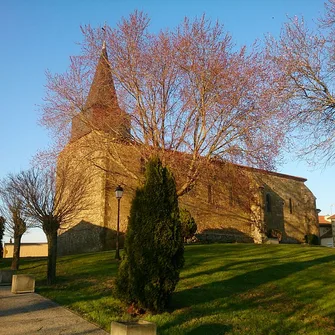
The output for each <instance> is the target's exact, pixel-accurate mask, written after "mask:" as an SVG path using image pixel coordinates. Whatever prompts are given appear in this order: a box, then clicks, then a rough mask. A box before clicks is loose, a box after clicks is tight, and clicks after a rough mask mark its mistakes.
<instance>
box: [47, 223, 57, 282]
mask: <svg viewBox="0 0 335 335" xmlns="http://www.w3.org/2000/svg"><path fill="white" fill-rule="evenodd" d="M46 236H47V240H48V270H47V284H48V285H51V284H53V283H54V282H55V280H56V262H57V229H56V230H54V231H51V232H49V233H48V234H46Z"/></svg>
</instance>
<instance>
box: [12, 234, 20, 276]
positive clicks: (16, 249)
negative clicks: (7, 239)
mask: <svg viewBox="0 0 335 335" xmlns="http://www.w3.org/2000/svg"><path fill="white" fill-rule="evenodd" d="M21 237H22V234H18V235H14V250H13V260H12V265H11V269H12V270H18V269H19V262H20V249H21Z"/></svg>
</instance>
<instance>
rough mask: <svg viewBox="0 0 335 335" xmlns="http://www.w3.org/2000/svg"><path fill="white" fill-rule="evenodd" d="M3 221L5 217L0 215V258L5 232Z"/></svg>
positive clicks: (0, 256)
mask: <svg viewBox="0 0 335 335" xmlns="http://www.w3.org/2000/svg"><path fill="white" fill-rule="evenodd" d="M5 222H6V219H5V218H4V217H3V216H0V258H3V245H2V239H3V235H4V233H5Z"/></svg>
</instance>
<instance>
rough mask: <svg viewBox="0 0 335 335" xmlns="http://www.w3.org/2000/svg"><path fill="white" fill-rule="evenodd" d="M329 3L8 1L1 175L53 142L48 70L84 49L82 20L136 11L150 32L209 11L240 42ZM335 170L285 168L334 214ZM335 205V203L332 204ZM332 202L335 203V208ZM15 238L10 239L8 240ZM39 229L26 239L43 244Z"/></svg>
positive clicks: (3, 21)
mask: <svg viewBox="0 0 335 335" xmlns="http://www.w3.org/2000/svg"><path fill="white" fill-rule="evenodd" d="M323 2H324V1H323V0H249V1H248V0H221V1H220V0H202V1H200V0H161V1H158V0H156V1H154V0H142V1H139V0H137V1H135V0H52V1H51V0H29V1H28V0H21V1H19V0H1V1H0V32H1V33H0V47H1V52H0V97H1V99H0V106H1V107H0V113H1V129H0V143H1V146H0V157H1V161H0V162H1V163H0V178H2V177H4V176H5V175H6V174H7V173H10V172H19V171H20V170H21V169H26V168H29V164H30V162H31V159H32V157H33V155H34V154H35V153H36V152H37V151H38V150H40V149H45V148H47V147H48V144H49V143H50V141H51V139H50V138H49V137H48V133H47V131H46V130H45V129H43V128H41V127H40V126H38V118H39V113H38V105H39V104H41V103H42V99H43V96H44V93H45V91H44V85H45V71H46V70H47V69H49V70H50V71H51V72H64V71H65V70H66V68H67V66H68V64H69V56H71V55H76V54H78V53H79V52H80V50H79V46H78V44H77V42H80V41H81V38H82V35H81V31H80V25H85V24H91V25H92V26H98V25H103V24H104V23H105V22H106V23H107V24H108V25H111V26H115V25H116V23H117V22H118V21H119V20H120V19H121V17H122V16H125V17H127V16H128V14H129V13H131V12H133V11H134V10H135V9H138V10H143V11H144V12H146V13H147V14H148V15H149V17H150V18H151V29H152V30H153V31H158V30H159V29H164V28H167V27H174V26H176V25H177V24H178V23H180V22H181V21H182V20H183V18H184V17H185V16H187V17H190V18H193V17H195V16H201V15H202V14H203V13H205V14H206V16H207V17H208V18H210V19H212V20H213V21H215V20H217V19H218V20H219V21H220V23H223V24H224V25H225V28H226V30H227V31H228V32H230V34H231V35H232V37H233V41H234V42H235V43H236V44H237V45H238V46H240V45H243V44H246V45H250V44H251V43H252V42H253V41H254V40H255V39H262V38H263V36H264V35H266V34H268V33H270V34H272V35H275V36H278V34H279V32H280V29H281V27H282V24H283V23H284V22H285V21H287V16H290V17H292V16H294V15H298V16H301V15H303V16H304V17H305V20H306V21H307V22H308V23H312V20H313V19H315V18H316V17H318V16H319V14H320V13H322V12H323ZM334 170H335V168H334V167H328V168H323V169H322V168H319V169H315V168H314V170H312V169H311V168H310V167H308V165H307V164H306V163H305V162H298V161H294V160H293V159H292V157H291V156H290V157H289V156H287V163H286V164H285V165H283V166H281V167H279V168H278V171H279V172H283V173H287V174H291V175H297V176H302V177H305V178H307V179H308V181H307V183H306V184H307V186H308V187H309V188H310V189H311V190H312V191H313V193H314V194H315V196H316V197H317V206H318V208H321V209H322V213H323V214H327V213H329V214H330V213H333V214H334V213H335V196H334V185H335V184H334ZM333 204H334V205H333ZM332 205H333V206H332ZM7 240H8V239H7ZM42 240H44V234H43V233H42V232H41V231H38V230H34V231H33V232H31V233H30V234H27V235H26V236H24V237H23V241H42Z"/></svg>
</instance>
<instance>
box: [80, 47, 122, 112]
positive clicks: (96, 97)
mask: <svg viewBox="0 0 335 335" xmlns="http://www.w3.org/2000/svg"><path fill="white" fill-rule="evenodd" d="M102 106H105V107H108V108H115V109H119V104H118V102H117V97H116V92H115V87H114V81H113V77H112V71H111V68H110V65H109V61H108V55H107V49H106V42H105V41H104V42H103V45H102V49H101V54H100V59H99V62H98V65H97V68H96V71H95V75H94V78H93V82H92V85H91V88H90V91H89V93H88V96H87V100H86V108H92V107H100V108H101V107H102Z"/></svg>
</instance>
